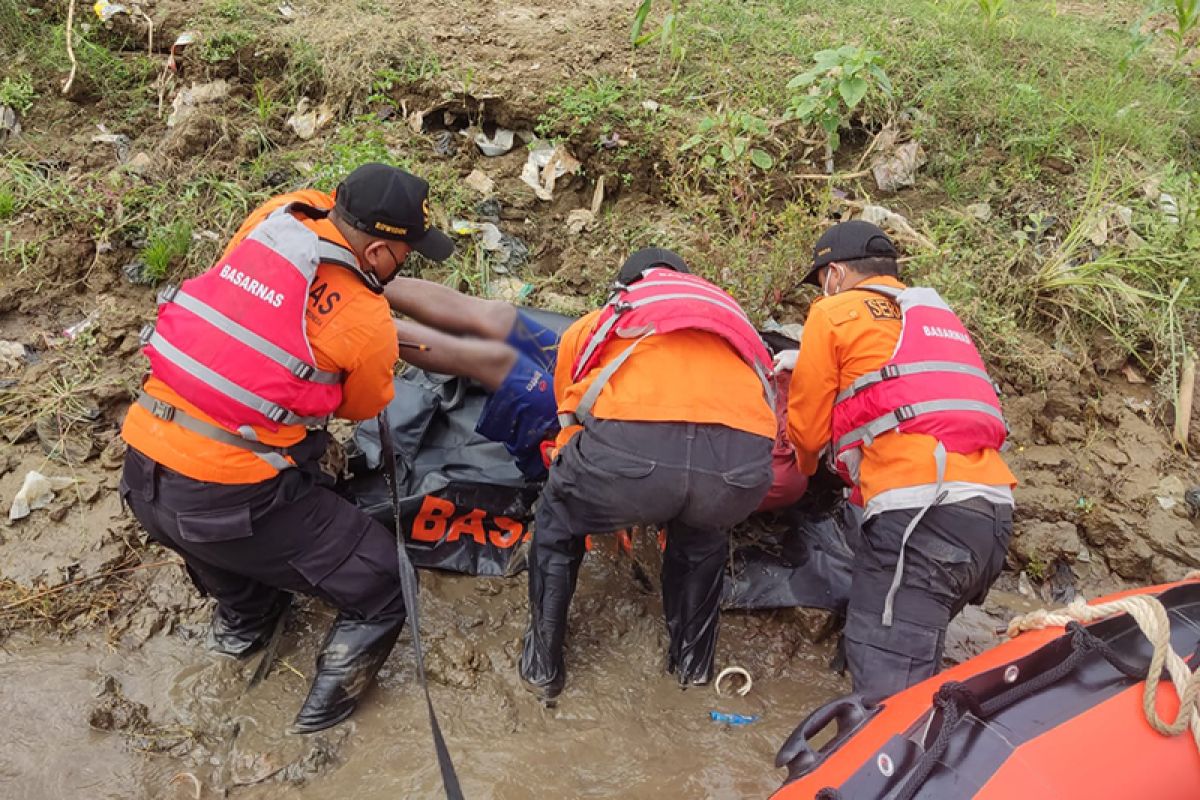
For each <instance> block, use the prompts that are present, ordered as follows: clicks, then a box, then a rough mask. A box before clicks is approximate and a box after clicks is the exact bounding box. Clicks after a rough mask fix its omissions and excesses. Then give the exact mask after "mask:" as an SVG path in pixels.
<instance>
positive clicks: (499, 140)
mask: <svg viewBox="0 0 1200 800" xmlns="http://www.w3.org/2000/svg"><path fill="white" fill-rule="evenodd" d="M513 136H514V134H513V132H512V131H510V130H508V129H507V128H497V129H496V134H495V135H494V136H491V137H489V136H488V135H487V134H486V133H484V132H483V131H479V132H478V133H476V134H475V136H474V138H473V139H472V141H474V142H475V146H476V147H478V148H479V152H481V153H483V154H484V155H485V156H489V157H495V156H502V155H504V154H505V153H507V152H508V151H510V150H512V149H513Z"/></svg>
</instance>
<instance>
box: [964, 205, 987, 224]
mask: <svg viewBox="0 0 1200 800" xmlns="http://www.w3.org/2000/svg"><path fill="white" fill-rule="evenodd" d="M967 213H968V214H970V215H971V216H972V217H974V218H975V219H977V220H979V221H980V222H987V221H988V220H990V219H991V218H992V207H991V206H990V205H988V204H987V203H972V204H971V205H969V206H967Z"/></svg>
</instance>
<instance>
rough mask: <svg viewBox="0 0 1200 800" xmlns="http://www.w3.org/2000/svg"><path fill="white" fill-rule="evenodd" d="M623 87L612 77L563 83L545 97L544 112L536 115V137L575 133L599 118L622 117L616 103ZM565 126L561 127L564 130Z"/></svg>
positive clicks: (623, 90) (573, 134)
mask: <svg viewBox="0 0 1200 800" xmlns="http://www.w3.org/2000/svg"><path fill="white" fill-rule="evenodd" d="M624 96H625V89H624V88H623V87H622V86H621V84H619V83H617V82H616V81H614V80H613V79H612V78H592V79H591V80H590V81H589V82H588V83H586V84H584V85H583V86H564V87H563V88H562V89H559V90H557V91H555V92H553V93H551V95H550V96H549V97H548V98H547V100H548V106H547V108H546V112H545V113H544V114H542V115H541V116H539V117H538V124H537V132H538V134H539V135H540V136H545V137H550V136H552V135H554V134H565V135H566V136H568V137H570V136H577V135H578V134H580V133H583V131H584V130H585V129H586V128H587V127H588V126H589V125H591V124H592V123H593V122H596V121H597V120H599V119H601V118H602V117H611V118H616V119H623V118H624V116H625V113H624V111H623V109H622V108H621V106H620V102H621V100H622V98H623V97H624ZM564 129H565V130H564Z"/></svg>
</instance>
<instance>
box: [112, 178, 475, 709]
mask: <svg viewBox="0 0 1200 800" xmlns="http://www.w3.org/2000/svg"><path fill="white" fill-rule="evenodd" d="M428 189H429V186H428V184H427V183H426V182H425V181H423V180H421V179H420V178H417V177H415V176H413V175H410V174H409V173H407V172H404V171H403V170H400V169H398V168H395V167H392V166H388V165H384V164H366V165H363V166H361V167H359V168H358V169H356V170H354V171H353V172H352V173H351V174H350V175H349V176H348V177H347V178H346V179H345V180H344V181H343V182H342V184H341V185H340V186H339V187H338V189H337V192H336V199H335V197H334V196H330V195H328V194H324V193H322V192H318V191H313V190H305V191H298V192H293V193H291V194H285V195H282V196H279V197H275V198H273V199H271V200H269V201H268V202H267V203H265V204H264V205H263V206H261V207H260V208H258V209H257V210H256V211H254V213H252V214H251V215H250V217H249V218H248V219H247V220H246V221H245V223H243V225H242V227H241V228H240V229H239V230H238V232H237V233H236V235H235V236H234V237H233V240H232V241H231V242H230V244H229V246H228V248H227V249H226V251H225V253H224V254H223V255H222V257H221V259H220V261H218V262H217V265H216V266H214V267H213V268H211V269H210V270H208V271H207V272H205V273H203V274H202V275H200V276H197V277H196V278H193V279H191V280H189V281H185V282H184V284H183V286H182V287H180V288H179V289H178V290H171V291H168V292H167V293H166V294H165V295H164V296H162V297H160V306H159V313H158V321H157V324H156V327H155V328H154V330H153V332H152V333H147V334H145V339H146V342H147V344H146V352H147V355H148V356H150V359H151V372H150V375H149V377H148V379H147V380H146V382H145V384H144V386H143V391H142V394H141V396H140V397H139V398H138V400H137V402H136V403H135V404H134V405H133V406H132V407H131V408H130V410H129V413H128V415H127V417H126V419H125V423H124V426H123V428H122V436H123V438H124V439H125V441H126V442H127V443H128V450H127V455H126V459H125V465H124V471H123V473H122V478H121V487H120V491H121V495H122V497H123V499H124V501H125V502H126V503H127V505H128V506H129V507H130V508H131V509H132V510H133V513H134V515H135V516H136V517H137V519H138V520H139V522H141V524H142V526H143V527H144V528H145V529H146V531H147V533H148V534H149V536H150V538H151V539H152V540H154V541H156V542H158V543H160V544H162V545H164V546H166V547H169V548H171V549H172V550H175V551H176V552H178V553H179V554H180V555H182V556H183V558H184V561H185V563H186V565H187V570H188V573H189V575H190V576H191V578H192V580H193V582H194V583H195V585H196V587H197V588H198V589H199V590H200V591H201V592H202V593H204V594H206V595H209V596H211V597H213V598H214V599H215V600H216V609H215V612H214V614H213V619H212V627H211V632H210V646H211V647H212V649H214V650H216V651H217V652H220V653H224V654H227V655H230V656H235V657H239V658H241V657H246V656H248V655H249V654H251V653H253V652H254V651H255V650H257V649H259V648H260V647H262V646H263V644H264V643H265V642H266V640H267V639H268V638H269V636H270V633H271V632H272V630H273V628H274V626H275V623H276V621H277V620H278V619H279V617H280V615H281V614H283V613H284V612H285V611H286V609H287V606H288V603H289V602H290V599H291V594H290V593H293V592H302V593H304V594H308V595H313V596H315V597H318V598H320V599H322V600H324V601H325V602H327V603H329V604H330V605H332V606H334V607H335V608H337V609H338V615H337V617H336V619H335V620H334V622H333V624H332V626H331V627H330V629H329V632H328V634H327V635H326V637H325V641H324V644H323V645H322V647H321V650H320V652H319V655H318V657H317V666H316V673H315V675H314V676H313V679H312V683H311V686H310V689H309V693H308V697H307V699H306V700H305V701H304V704H303V706H302V708H301V709H300V711H299V713H298V715H297V716H296V720H295V723H294V724H293V727H292V730H293V732H297V733H311V732H314V731H319V730H322V729H325V728H328V727H330V726H332V725H335V724H337V723H339V722H341V721H342V720H344V719H346V718H347V717H348V716H350V714H351V713H353V711H354V709H355V707H356V705H357V703H358V700H359V698H360V696H361V695H362V693H363V692H364V691H365V690H366V688H367V687H368V686H369V685H370V684H371V682H372V681H373V679H374V677H375V675H376V673H377V672H378V670H379V668H380V666H382V664H383V662H384V661H385V660H386V659H387V656H388V654H389V653H390V651H391V649H392V646H393V645H394V644H395V642H396V639H397V637H398V636H399V634H400V629H401V627H402V626H403V623H404V619H405V607H404V602H403V598H402V594H401V585H400V578H399V572H398V561H397V552H396V539H395V536H394V535H393V534H392V533H391V532H390V531H388V530H387V529H386V528H385V527H383V526H382V525H380V524H379V523H378V522H375V521H374V520H372V519H371V518H370V517H368V516H367V515H366V514H364V513H363V512H361V511H359V510H358V509H357V508H356V507H355V506H354V505H352V504H351V503H349V502H347V501H346V500H344V499H342V498H341V497H339V496H338V495H337V494H335V493H334V492H333V491H332V489H331V488H330V487H331V485H332V480H331V479H329V478H327V477H326V476H325V475H324V474H323V473H322V472H321V471H320V470H319V469H318V462H319V460H320V458H321V456H322V454H323V452H324V450H325V446H326V444H327V442H328V434H327V433H326V432H325V431H324V430H323V429H322V428H320V427H319V425H320V423H322V422H323V421H324V420H325V419H327V418H328V417H329V416H337V417H341V418H343V419H349V420H364V419H368V418H370V417H372V416H374V415H376V414H377V413H378V412H379V411H380V410H381V409H382V408H383V407H384V406H385V405H386V404H387V403H388V402H389V401H390V400H391V398H392V396H393V384H392V379H393V370H394V367H395V364H396V361H397V358H398V341H397V337H396V332H395V330H394V329H393V327H392V318H391V313H390V310H389V307H388V301H387V299H386V298H385V297H384V296H383V287H384V285H385V284H387V283H388V281H390V280H391V279H392V278H394V277H395V276H396V274H397V273H398V272H399V270H400V268H401V265H402V264H403V263H404V261H405V259H406V258H407V256H408V254H409V252H410V251H413V250H415V251H416V252H418V253H421V254H422V255H424V256H426V257H428V258H431V259H433V260H437V261H440V260H444V259H446V258H448V257H449V256H450V255H451V253H452V252H453V249H454V246H453V243H452V242H451V241H450V239H449V238H448V237H447V236H446V235H445V234H443V233H441V232H440V231H438V230H436V229H435V228H432V227H431V226H430V222H429V212H428V205H427V195H428ZM289 348H290V349H289ZM314 411H319V412H320V414H319V417H320V418H316V416H314V415H313V414H314Z"/></svg>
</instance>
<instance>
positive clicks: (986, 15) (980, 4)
mask: <svg viewBox="0 0 1200 800" xmlns="http://www.w3.org/2000/svg"><path fill="white" fill-rule="evenodd" d="M975 6H976V7H977V8H978V9H979V13H980V15H982V16H983V21H984V23H985V24H986V25H987V26H988V27H989V28H991V27H992V26H993V25H995V24H996V23H997V22H998V21H999V20H1000V18H1001V17H1003V16H1004V15H1005V14H1007V13H1008V0H975Z"/></svg>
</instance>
